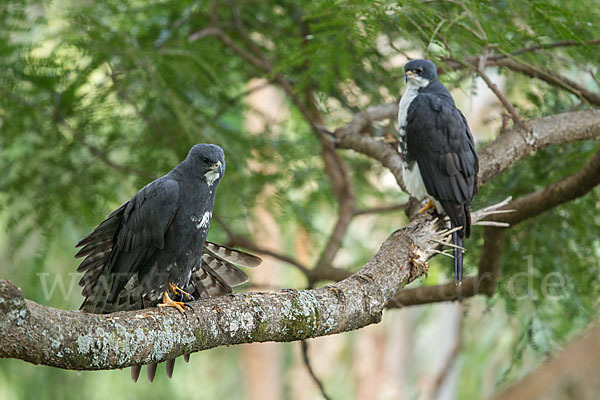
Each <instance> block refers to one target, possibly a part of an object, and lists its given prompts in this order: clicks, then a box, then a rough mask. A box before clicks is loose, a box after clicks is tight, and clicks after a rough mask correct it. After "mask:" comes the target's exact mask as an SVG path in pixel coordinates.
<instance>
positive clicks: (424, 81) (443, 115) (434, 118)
mask: <svg viewBox="0 0 600 400" xmlns="http://www.w3.org/2000/svg"><path fill="white" fill-rule="evenodd" d="M404 78H405V81H406V91H405V92H404V95H403V96H402V98H401V99H400V108H399V112H398V125H399V133H400V137H399V150H400V152H401V153H402V157H403V162H404V168H403V174H402V175H403V179H404V184H405V186H406V189H407V191H408V193H409V194H410V195H411V196H412V197H415V198H416V199H418V200H423V199H424V198H426V197H428V196H429V197H430V198H429V202H428V203H427V205H426V206H425V207H424V208H422V209H421V210H420V211H419V212H424V211H426V210H427V209H429V208H431V207H434V206H435V208H436V210H437V211H438V212H439V213H444V214H446V215H448V217H449V218H450V223H451V226H452V227H453V228H457V227H460V229H459V230H457V231H455V232H454V233H452V241H453V243H454V245H455V246H458V247H454V278H455V280H456V282H457V283H459V284H460V283H461V282H462V276H463V255H462V250H460V248H462V243H463V238H468V237H469V234H470V232H471V212H470V207H471V201H472V200H473V197H474V196H475V195H477V172H478V171H479V158H478V156H477V151H476V150H475V142H474V141H473V136H472V135H471V131H470V129H469V125H468V124H467V120H466V119H465V117H464V116H463V115H462V113H461V112H460V111H459V110H458V109H457V108H456V106H455V104H454V100H453V99H452V96H451V95H450V93H449V92H448V89H446V87H445V86H444V85H443V84H442V83H441V82H440V81H439V80H438V77H437V71H436V68H435V65H434V64H433V63H432V62H431V61H429V60H412V61H409V62H408V63H406V65H405V66H404ZM431 197H433V201H432V200H431Z"/></svg>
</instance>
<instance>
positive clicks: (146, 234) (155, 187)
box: [75, 178, 179, 313]
mask: <svg viewBox="0 0 600 400" xmlns="http://www.w3.org/2000/svg"><path fill="white" fill-rule="evenodd" d="M178 198H179V184H178V183H177V182H176V181H175V180H172V179H168V178H161V179H158V180H156V181H154V182H151V183H150V184H148V185H146V186H145V187H143V188H142V189H141V190H140V191H139V192H137V193H136V194H135V196H133V198H132V199H131V200H129V201H128V202H126V203H124V204H123V205H121V206H120V207H119V208H118V209H116V210H115V211H113V212H112V213H111V214H110V215H109V216H108V217H107V218H106V220H104V221H103V222H102V223H101V224H100V225H98V227H97V228H96V229H94V231H93V232H92V233H90V234H89V235H87V236H86V237H85V238H83V239H82V240H81V241H80V242H79V243H77V246H76V247H82V248H81V250H80V251H79V252H78V253H77V254H76V256H75V257H77V258H79V257H85V259H84V260H83V261H82V262H81V264H80V265H79V267H78V268H77V271H79V272H85V274H84V276H83V278H82V279H81V281H80V282H79V285H80V286H82V287H83V291H82V294H83V295H84V296H85V297H86V299H85V300H84V302H83V304H82V306H81V309H82V310H85V311H88V312H100V313H101V312H109V310H110V311H116V309H115V307H107V304H109V305H110V304H113V303H114V302H115V300H116V299H117V298H118V297H119V294H120V292H121V290H122V289H123V287H124V286H125V285H126V284H127V282H129V280H130V279H131V278H132V277H133V276H134V274H135V273H136V272H139V271H140V270H141V269H142V267H143V266H144V264H145V263H146V261H147V260H148V259H149V258H150V257H151V256H152V255H153V254H154V252H155V251H156V250H157V249H163V248H164V245H165V233H166V232H167V230H168V229H169V227H170V226H171V223H172V221H173V218H174V217H175V214H176V213H177V210H178V208H179V206H178ZM121 297H122V296H121ZM117 309H118V308H117Z"/></svg>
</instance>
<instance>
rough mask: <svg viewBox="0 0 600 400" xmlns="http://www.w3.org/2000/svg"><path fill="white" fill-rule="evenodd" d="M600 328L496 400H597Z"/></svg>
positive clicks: (574, 343) (596, 328) (599, 383)
mask: <svg viewBox="0 0 600 400" xmlns="http://www.w3.org/2000/svg"><path fill="white" fill-rule="evenodd" d="M598 370H600V326H596V327H594V328H593V329H591V330H590V331H589V332H588V333H587V334H586V335H584V336H583V337H582V338H580V339H578V340H576V341H575V342H573V343H571V344H569V345H568V346H566V347H565V348H564V349H563V350H562V351H561V352H560V353H559V354H558V355H557V356H555V357H554V358H553V359H551V360H550V361H547V362H545V363H544V364H543V365H542V366H541V367H540V368H538V369H537V370H535V371H533V372H532V373H530V374H529V375H527V376H526V377H525V378H523V379H522V380H521V381H520V382H517V383H516V384H514V385H512V386H510V387H509V388H508V389H506V390H505V391H504V392H502V393H501V394H500V395H499V396H498V397H496V398H495V399H496V400H509V399H510V400H530V399H546V400H559V399H590V400H591V399H595V398H597V397H598V391H599V390H600V380H598Z"/></svg>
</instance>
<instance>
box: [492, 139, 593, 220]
mask: <svg viewBox="0 0 600 400" xmlns="http://www.w3.org/2000/svg"><path fill="white" fill-rule="evenodd" d="M599 184H600V148H599V149H598V150H596V153H594V155H593V156H592V157H591V158H590V159H589V160H588V161H587V162H586V163H585V165H584V166H583V167H582V168H581V170H579V171H578V172H577V173H575V174H573V175H571V176H568V177H566V178H564V179H562V180H560V181H558V182H556V183H553V184H552V185H550V186H548V187H546V188H544V189H541V190H538V191H537V192H534V193H530V194H528V195H526V196H523V197H520V198H518V199H516V200H515V201H513V202H511V203H510V204H509V205H508V206H507V208H510V209H512V210H515V211H514V212H511V213H507V214H498V215H497V216H495V217H494V218H491V219H493V220H495V221H502V222H508V223H509V224H511V225H514V224H517V223H519V222H521V221H523V220H526V219H529V218H532V217H535V216H537V215H539V214H541V213H543V212H545V211H547V210H550V209H552V208H554V207H556V206H558V205H560V204H563V203H566V202H569V201H571V200H574V199H576V198H579V197H581V196H583V195H585V194H587V193H588V192H589V191H590V190H592V189H593V188H594V187H596V186H597V185H599Z"/></svg>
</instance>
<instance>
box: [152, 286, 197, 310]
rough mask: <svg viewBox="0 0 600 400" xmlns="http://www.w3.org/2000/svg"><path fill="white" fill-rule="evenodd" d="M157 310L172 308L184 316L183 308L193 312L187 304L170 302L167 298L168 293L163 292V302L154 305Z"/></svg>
mask: <svg viewBox="0 0 600 400" xmlns="http://www.w3.org/2000/svg"><path fill="white" fill-rule="evenodd" d="M156 306H157V307H159V308H163V307H173V308H175V309H177V311H179V312H180V313H181V314H183V315H185V308H184V307H186V306H187V307H189V308H191V309H192V310H193V308H192V306H190V305H189V304H187V303H182V302H181V301H173V300H171V298H170V297H169V293H168V292H165V293H164V295H163V302H162V303H159V304H157V305H156Z"/></svg>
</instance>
